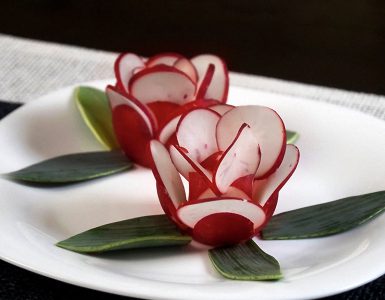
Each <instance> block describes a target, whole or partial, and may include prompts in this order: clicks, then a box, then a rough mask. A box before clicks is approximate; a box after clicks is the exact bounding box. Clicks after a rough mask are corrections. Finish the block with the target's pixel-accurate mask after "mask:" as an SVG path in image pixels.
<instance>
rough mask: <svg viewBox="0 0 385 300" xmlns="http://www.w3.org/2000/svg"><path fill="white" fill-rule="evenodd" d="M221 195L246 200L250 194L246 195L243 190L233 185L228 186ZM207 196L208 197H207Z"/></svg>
mask: <svg viewBox="0 0 385 300" xmlns="http://www.w3.org/2000/svg"><path fill="white" fill-rule="evenodd" d="M222 197H227V198H240V199H246V200H251V198H250V196H249V195H247V194H246V193H245V192H244V191H243V190H241V189H238V188H236V187H234V186H230V187H229V188H228V189H227V191H226V193H224V194H223V195H222ZM207 198H208V197H207Z"/></svg>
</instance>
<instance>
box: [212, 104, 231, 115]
mask: <svg viewBox="0 0 385 300" xmlns="http://www.w3.org/2000/svg"><path fill="white" fill-rule="evenodd" d="M208 108H210V109H211V110H213V111H215V112H217V113H218V114H220V115H221V116H223V115H224V114H225V113H227V112H228V111H229V110H231V109H233V108H234V106H233V105H230V104H215V105H211V106H209V107H208Z"/></svg>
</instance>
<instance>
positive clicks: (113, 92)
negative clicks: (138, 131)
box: [106, 85, 156, 135]
mask: <svg viewBox="0 0 385 300" xmlns="http://www.w3.org/2000/svg"><path fill="white" fill-rule="evenodd" d="M106 94H107V97H108V100H109V102H110V107H111V111H114V109H115V108H116V107H118V106H120V105H127V106H129V107H131V108H132V109H133V110H135V111H136V112H137V113H138V114H139V115H140V117H141V118H142V119H143V121H144V122H145V124H146V126H147V127H148V130H149V131H150V133H151V135H152V134H154V132H155V128H156V123H155V120H154V116H153V114H152V112H151V111H150V110H149V109H148V108H147V106H146V105H144V104H143V103H141V102H139V101H138V100H136V99H135V98H132V97H129V96H128V95H124V94H122V93H121V92H119V91H118V90H117V89H116V88H115V87H113V86H111V85H109V86H107V88H106Z"/></svg>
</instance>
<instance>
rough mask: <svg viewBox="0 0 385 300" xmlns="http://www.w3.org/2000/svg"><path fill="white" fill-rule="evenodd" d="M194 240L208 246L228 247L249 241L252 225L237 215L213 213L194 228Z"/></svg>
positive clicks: (252, 231) (252, 230)
mask: <svg viewBox="0 0 385 300" xmlns="http://www.w3.org/2000/svg"><path fill="white" fill-rule="evenodd" d="M192 235H193V237H194V240H196V241H198V242H200V243H203V244H206V245H210V246H214V247H215V246H229V245H234V244H238V243H242V242H244V241H247V240H249V239H250V238H252V237H253V235H254V226H253V223H252V222H251V221H250V220H249V219H247V218H245V217H243V216H241V215H238V214H233V213H215V214H211V215H208V216H206V217H204V218H202V219H201V220H199V221H198V223H197V224H196V225H195V226H194V230H193V232H192Z"/></svg>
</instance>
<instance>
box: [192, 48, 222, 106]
mask: <svg viewBox="0 0 385 300" xmlns="http://www.w3.org/2000/svg"><path fill="white" fill-rule="evenodd" d="M191 62H192V63H193V65H194V66H195V68H196V69H197V71H198V78H199V79H198V86H199V85H200V84H201V82H202V80H203V77H204V75H205V73H206V70H207V67H208V66H209V64H213V65H215V72H214V76H213V79H212V81H211V84H210V86H209V88H208V90H207V93H206V97H208V98H210V99H217V100H219V101H221V102H223V103H225V102H226V100H227V94H228V90H229V74H228V71H227V66H226V63H225V62H224V61H223V60H222V59H221V58H219V57H218V56H215V55H211V54H204V55H198V56H195V57H194V58H192V59H191Z"/></svg>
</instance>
